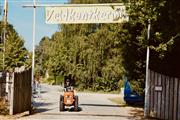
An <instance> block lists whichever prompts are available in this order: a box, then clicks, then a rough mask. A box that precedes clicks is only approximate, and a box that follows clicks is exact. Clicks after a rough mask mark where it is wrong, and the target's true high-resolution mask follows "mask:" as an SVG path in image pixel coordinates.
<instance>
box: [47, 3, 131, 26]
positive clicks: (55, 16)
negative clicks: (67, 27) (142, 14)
mask: <svg viewBox="0 0 180 120" xmlns="http://www.w3.org/2000/svg"><path fill="white" fill-rule="evenodd" d="M45 16H46V23H47V24H79V23H121V22H124V21H128V20H129V16H128V14H127V12H126V7H125V6H123V5H121V6H93V4H92V5H91V6H80V7H78V6H71V7H52V6H47V7H45Z"/></svg>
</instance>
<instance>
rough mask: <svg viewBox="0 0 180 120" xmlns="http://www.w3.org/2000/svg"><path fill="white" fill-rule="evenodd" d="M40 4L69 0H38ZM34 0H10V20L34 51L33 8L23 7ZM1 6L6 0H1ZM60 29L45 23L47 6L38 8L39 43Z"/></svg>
mask: <svg viewBox="0 0 180 120" xmlns="http://www.w3.org/2000/svg"><path fill="white" fill-rule="evenodd" d="M36 1H37V2H38V3H39V4H63V3H67V1H68V0H36ZM32 3H33V0H8V22H9V23H10V24H12V25H13V26H14V28H15V29H16V31H17V32H18V33H19V35H20V36H21V37H22V38H23V39H24V40H25V47H26V48H27V49H28V50H30V51H32V21H33V9H32V8H23V7H22V5H27V4H32ZM0 4H1V6H3V4H4V0H0ZM1 19H2V16H1ZM56 31H58V25H53V24H46V23H45V8H44V7H41V8H37V9H36V39H35V44H36V45H38V43H39V41H40V40H41V38H43V37H44V36H48V37H51V36H52V34H53V33H55V32H56Z"/></svg>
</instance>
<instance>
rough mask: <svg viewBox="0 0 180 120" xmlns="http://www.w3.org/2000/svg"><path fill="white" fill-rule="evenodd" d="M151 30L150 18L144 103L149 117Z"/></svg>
mask: <svg viewBox="0 0 180 120" xmlns="http://www.w3.org/2000/svg"><path fill="white" fill-rule="evenodd" d="M150 30H151V21H150V19H149V20H148V30H147V54H146V81H145V82H146V83H145V103H144V116H145V117H148V108H149V88H150V86H149V82H150V81H149V56H150V50H149V39H150Z"/></svg>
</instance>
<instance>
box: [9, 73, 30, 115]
mask: <svg viewBox="0 0 180 120" xmlns="http://www.w3.org/2000/svg"><path fill="white" fill-rule="evenodd" d="M31 94H32V87H31V70H27V71H24V72H19V73H17V72H16V73H13V74H12V85H11V99H10V115H13V114H16V113H21V112H24V111H30V110H31Z"/></svg>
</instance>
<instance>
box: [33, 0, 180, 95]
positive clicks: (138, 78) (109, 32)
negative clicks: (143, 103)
mask: <svg viewBox="0 0 180 120" xmlns="http://www.w3.org/2000/svg"><path fill="white" fill-rule="evenodd" d="M122 1H123V2H124V3H128V4H125V5H126V6H127V11H128V14H129V17H130V20H129V22H126V23H121V24H76V25H74V24H72V25H59V28H60V30H59V31H58V32H56V33H54V35H53V36H52V37H51V38H47V37H45V38H43V39H42V41H41V42H40V44H39V46H37V48H36V52H37V57H36V61H37V63H38V64H37V66H36V68H38V70H39V71H42V73H43V74H45V71H46V70H48V71H49V73H50V74H51V75H53V76H57V75H72V76H73V77H74V78H75V80H76V84H77V86H78V87H79V88H81V89H91V90H95V91H97V90H104V91H113V90H117V89H119V87H120V85H122V82H123V81H122V80H123V77H124V76H127V78H128V80H130V82H131V84H132V87H133V88H134V90H135V91H137V92H138V93H141V94H142V93H143V89H144V82H145V81H144V80H145V60H146V47H147V46H150V48H151V51H150V56H151V57H150V68H151V69H153V70H155V71H159V72H164V73H167V74H171V75H175V76H178V75H179V73H178V69H177V68H179V67H180V66H179V62H178V60H180V58H179V57H177V54H178V51H180V48H179V45H180V42H179V39H180V35H179V34H180V25H179V23H180V22H179V21H180V16H179V11H180V8H179V3H180V2H178V1H176V0H173V1H170V0H156V1H155V0H145V1H144V0H134V1H129V0H128V1H127V0H116V1H114V0H113V1H112V0H98V1H97V0H71V1H70V3H85V4H86V3H108V2H114V3H115V2H122ZM148 20H150V21H151V33H150V35H151V37H150V40H149V41H147V26H148ZM175 58H177V59H175ZM169 62H170V63H169ZM168 68H170V69H171V70H168ZM174 68H175V70H174ZM179 76H180V75H179Z"/></svg>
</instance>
